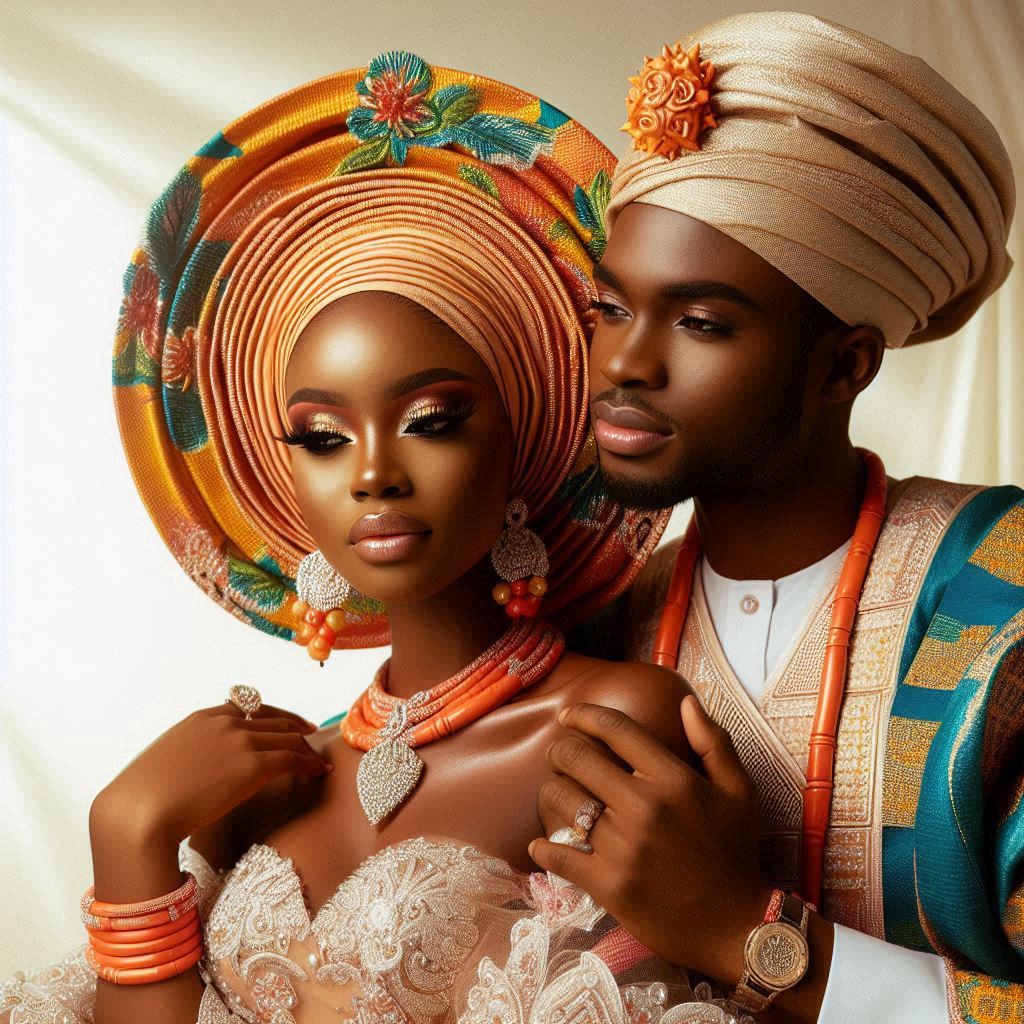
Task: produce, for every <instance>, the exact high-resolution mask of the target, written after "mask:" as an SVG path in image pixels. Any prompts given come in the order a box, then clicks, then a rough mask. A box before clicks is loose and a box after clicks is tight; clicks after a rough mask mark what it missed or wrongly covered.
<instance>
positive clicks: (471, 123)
mask: <svg viewBox="0 0 1024 1024" xmlns="http://www.w3.org/2000/svg"><path fill="white" fill-rule="evenodd" d="M554 134H555V133H554V132H553V131H552V130H551V129H550V128H545V127H544V126H543V125H539V124H528V123H527V122H526V121H520V120H517V119H516V118H514V117H504V116H502V115H500V114H474V115H473V116H472V117H471V118H469V119H468V120H466V121H463V122H462V124H457V125H454V126H453V127H452V128H449V129H447V130H445V131H443V132H439V133H438V136H437V138H438V140H439V144H441V145H445V144H446V143H447V142H452V143H454V144H455V145H457V146H462V147H463V148H464V149H468V150H470V151H471V152H472V153H474V154H475V155H476V156H477V157H478V158H479V159H480V160H483V161H484V163H506V164H513V165H517V166H521V167H530V166H531V165H532V164H533V163H534V162H535V161H536V159H537V157H538V156H539V155H540V154H541V153H543V152H545V151H546V150H548V149H549V148H550V146H551V144H552V141H553V139H554Z"/></svg>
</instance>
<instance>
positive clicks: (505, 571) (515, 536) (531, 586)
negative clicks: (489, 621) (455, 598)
mask: <svg viewBox="0 0 1024 1024" xmlns="http://www.w3.org/2000/svg"><path fill="white" fill-rule="evenodd" d="M527 514H528V512H527V508H526V502H524V501H523V500H522V498H513V499H512V500H511V501H510V502H509V503H508V508H507V509H506V510H505V529H504V530H502V531H501V536H500V537H498V540H497V542H496V543H495V545H494V547H493V548H491V565H493V566H494V571H495V572H496V573H497V574H498V576H499V577H500V579H501V580H502V582H501V583H498V584H497V585H496V586H495V587H494V589H493V590H492V591H491V596H492V597H493V598H494V600H495V601H497V602H498V604H500V605H504V607H505V614H506V615H508V617H509V618H511V619H533V618H536V616H537V613H538V612H539V611H540V602H541V598H543V596H544V595H545V594H546V593H547V589H548V581H547V578H546V577H547V574H548V553H547V550H546V549H545V547H544V541H542V540H541V539H540V537H538V536H537V534H536V533H534V532H533V530H531V529H530V528H529V527H528V526H527V525H526V518H527Z"/></svg>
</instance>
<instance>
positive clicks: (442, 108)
mask: <svg viewBox="0 0 1024 1024" xmlns="http://www.w3.org/2000/svg"><path fill="white" fill-rule="evenodd" d="M454 90H460V92H459V93H458V94H455V93H454ZM446 92H447V93H451V95H450V96H449V97H448V98H447V99H446V100H442V98H441V96H442V93H446ZM434 104H435V106H436V108H437V111H438V113H439V114H440V115H441V124H440V127H441V128H442V129H444V128H453V127H454V126H455V125H457V124H462V122H463V121H465V120H467V119H468V118H470V117H472V116H473V114H475V113H476V112H477V110H478V109H479V107H480V93H478V92H477V91H476V89H471V88H469V86H466V85H462V86H459V85H452V86H449V87H448V89H442V90H441V92H439V93H438V94H437V95H436V96H435V97H434Z"/></svg>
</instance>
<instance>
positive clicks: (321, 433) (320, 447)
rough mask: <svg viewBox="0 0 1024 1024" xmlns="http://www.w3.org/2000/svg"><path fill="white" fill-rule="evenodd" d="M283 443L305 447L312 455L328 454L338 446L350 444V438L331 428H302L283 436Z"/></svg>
mask: <svg viewBox="0 0 1024 1024" xmlns="http://www.w3.org/2000/svg"><path fill="white" fill-rule="evenodd" d="M284 443H285V444H290V445H294V446H295V447H297V448H305V449H306V451H308V452H312V453H313V454H314V455H329V454H330V453H331V452H333V451H336V450H337V449H338V448H343V447H345V445H347V444H351V443H352V438H350V437H346V436H345V435H344V434H338V433H335V432H334V431H333V430H304V431H299V432H296V433H293V434H289V435H288V436H287V437H285V438H284Z"/></svg>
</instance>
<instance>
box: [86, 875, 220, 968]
mask: <svg viewBox="0 0 1024 1024" xmlns="http://www.w3.org/2000/svg"><path fill="white" fill-rule="evenodd" d="M185 874H186V875H187V878H186V880H185V884H184V885H182V886H181V887H180V888H178V889H175V890H174V892H172V893H169V894H168V895H166V896H160V897H158V898H157V899H153V900H148V901H147V902H145V903H104V902H102V901H101V900H96V899H93V892H94V887H93V886H91V885H90V886H89V888H88V889H87V890H86V892H85V895H84V896H83V897H82V922H83V923H84V924H85V930H86V931H87V932H88V933H89V941H88V943H87V945H86V951H85V957H86V960H87V961H88V962H89V966H90V967H92V969H93V970H94V971H95V972H96V974H97V976H98V977H100V978H102V979H103V980H104V981H109V982H113V983H114V984H115V985H145V984H147V983H149V982H154V981H165V980H166V979H168V978H173V977H175V976H177V975H179V974H184V973H185V971H187V970H188V969H189V968H190V967H194V966H195V965H196V964H197V963H198V962H199V961H200V960H201V959H202V956H203V929H202V922H201V921H200V919H199V910H198V907H197V901H198V894H199V887H198V885H197V884H196V879H195V876H194V875H193V874H191V873H190V872H185Z"/></svg>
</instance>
